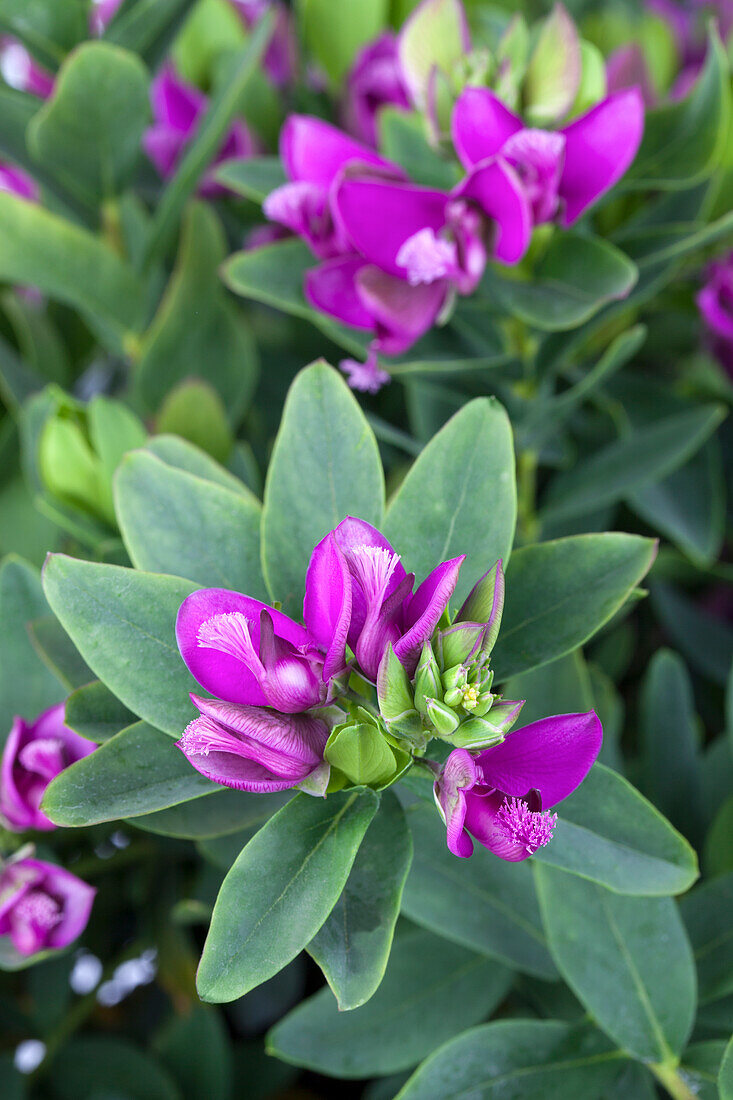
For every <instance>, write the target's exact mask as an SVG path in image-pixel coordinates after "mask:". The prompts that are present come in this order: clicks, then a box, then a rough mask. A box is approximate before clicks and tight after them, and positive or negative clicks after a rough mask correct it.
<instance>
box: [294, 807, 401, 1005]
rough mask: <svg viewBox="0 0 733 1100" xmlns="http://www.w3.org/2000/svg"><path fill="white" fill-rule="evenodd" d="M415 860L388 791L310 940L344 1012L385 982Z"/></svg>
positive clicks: (314, 954)
mask: <svg viewBox="0 0 733 1100" xmlns="http://www.w3.org/2000/svg"><path fill="white" fill-rule="evenodd" d="M411 861H412V838H411V836H410V830H409V828H408V826H407V822H406V821H405V814H404V811H403V809H402V807H401V806H400V804H399V802H398V801H397V799H396V798H395V796H394V794H393V793H392V792H391V791H386V792H385V793H384V794H383V795H382V799H381V804H380V807H379V809H378V811H377V813H376V816H375V818H374V820H373V821H372V823H371V825H370V826H369V828H368V829H367V832H366V835H365V837H364V839H363V841H362V842H361V847H360V848H359V851H358V852H357V855H356V859H355V860H354V866H353V867H352V868H351V874H350V875H349V878H348V881H347V883H346V886H345V887H344V889H343V892H342V894H341V897H340V898H339V900H338V901H337V902H336V905H335V907H334V909H333V911H332V912H331V915H330V916H329V917H328V919H327V921H326V923H325V924H324V925H323V927H322V928H321V930H320V931H319V932H318V933H317V934H316V936H315V937H314V938H313V939H312V940H311V942H310V943H309V944H308V953H309V954H310V955H312V956H313V958H314V959H315V960H316V962H317V963H318V965H319V966H320V968H321V970H322V971H323V973H324V974H325V976H326V980H327V981H328V984H329V985H330V987H331V989H332V990H333V993H334V996H335V997H336V999H337V1001H338V1006H339V1010H340V1011H341V1012H343V1011H346V1010H347V1009H353V1008H358V1007H359V1005H362V1004H364V1002H365V1001H368V1000H369V998H370V997H371V996H372V995H373V993H374V992H375V990H376V989H377V988H378V986H379V984H380V982H381V981H382V978H383V976H384V971H385V969H386V967H387V961H388V959H389V953H390V949H391V946H392V937H393V935H394V928H395V924H396V922H397V917H398V915H399V911H400V900H401V897H402V890H403V887H404V884H405V879H406V878H407V873H408V871H409V869H410V863H411Z"/></svg>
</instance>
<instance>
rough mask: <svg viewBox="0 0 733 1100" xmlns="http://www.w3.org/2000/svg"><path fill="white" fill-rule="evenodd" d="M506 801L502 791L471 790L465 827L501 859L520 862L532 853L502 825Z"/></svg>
mask: <svg viewBox="0 0 733 1100" xmlns="http://www.w3.org/2000/svg"><path fill="white" fill-rule="evenodd" d="M482 755H483V754H482ZM504 801H505V799H504V795H503V794H502V793H501V791H491V792H490V793H488V794H475V793H473V792H469V793H468V794H467V795H466V813H465V827H466V828H467V829H468V830H469V831H470V832H471V834H472V835H473V836H475V837H476V840H478V842H479V844H482V845H483V846H484V848H488V849H489V851H490V852H493V853H494V855H495V856H498V857H499V859H506V860H508V861H509V862H510V863H519V862H520V861H521V860H523V859H527V858H528V856H530V855H531V854H532V853H531V851H530V850H529V849H528V848H527V847H526V846H525V845H524V844H522V843H521V842H520V841H518V840H512V838H511V837H510V836H509V835H508V833H507V831H506V829H505V828H504V827H503V826H502V824H501V820H500V819H499V810H500V809H501V807H502V805H503V804H504Z"/></svg>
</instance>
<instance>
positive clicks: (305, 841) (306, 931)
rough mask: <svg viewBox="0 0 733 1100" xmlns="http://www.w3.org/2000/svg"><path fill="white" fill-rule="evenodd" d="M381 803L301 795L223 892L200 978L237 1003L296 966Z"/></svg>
mask: <svg viewBox="0 0 733 1100" xmlns="http://www.w3.org/2000/svg"><path fill="white" fill-rule="evenodd" d="M377 805H378V799H377V796H376V795H375V794H374V792H373V791H369V790H363V791H361V792H360V793H350V794H340V795H338V794H337V795H331V796H330V797H329V798H328V799H318V798H311V797H309V796H308V795H302V794H301V795H298V796H296V797H295V798H293V799H292V800H291V801H290V802H289V803H288V804H287V805H286V806H285V807H283V809H282V810H280V811H279V812H278V813H277V814H275V816H274V817H273V818H271V819H270V821H268V823H267V825H265V826H264V828H262V829H260V831H259V833H257V835H256V836H255V837H253V839H252V840H251V841H250V842H249V844H248V845H247V847H246V848H245V849H244V851H243V852H242V854H241V855H240V857H239V859H238V860H237V862H236V863H235V864H234V866H233V867H232V869H231V871H230V872H229V874H228V875H227V877H226V878H225V879H224V882H223V884H222V888H221V890H220V892H219V897H218V898H217V901H216V905H215V907H214V913H213V916H212V918H211V927H210V929H209V934H208V936H207V938H206V943H205V945H204V952H203V955H202V956H201V963H200V965H199V970H198V976H197V988H198V991H199V995H200V996H201V998H202V999H204V1000H208V1001H233V1000H235V999H236V998H237V997H241V996H243V995H244V994H245V993H247V992H248V990H250V989H254V988H255V986H258V985H261V983H262V982H264V981H267V979H268V978H271V977H272V976H273V974H277V972H278V971H279V970H282V968H283V967H284V966H285V965H286V964H287V963H289V962H290V960H291V959H294V958H295V956H296V955H297V954H298V953H299V952H300V951H302V949H303V948H304V947H305V945H306V944H307V943H309V942H310V941H311V940H312V939H313V936H314V935H315V933H316V932H317V931H318V929H319V928H320V927H321V926H322V924H323V923H324V921H325V920H326V918H327V917H328V915H329V913H330V912H331V910H332V909H333V907H334V905H335V904H336V902H337V900H338V898H339V896H340V894H341V891H342V890H343V888H344V886H345V884H346V880H347V879H348V877H349V872H350V870H351V866H352V864H353V862H354V858H355V856H356V853H357V851H358V849H359V845H360V843H361V840H362V838H363V836H364V833H365V832H366V830H367V829H368V827H369V823H370V821H371V820H372V818H373V817H374V814H375V811H376V809H377Z"/></svg>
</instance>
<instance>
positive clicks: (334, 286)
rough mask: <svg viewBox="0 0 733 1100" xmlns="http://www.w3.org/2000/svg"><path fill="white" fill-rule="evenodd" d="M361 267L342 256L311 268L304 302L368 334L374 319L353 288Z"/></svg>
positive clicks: (361, 265) (358, 262)
mask: <svg viewBox="0 0 733 1100" xmlns="http://www.w3.org/2000/svg"><path fill="white" fill-rule="evenodd" d="M286 186H288V185H287V184H286ZM364 266H365V264H364V261H363V260H360V259H359V258H358V257H356V256H344V257H341V258H338V259H335V260H326V262H325V263H322V264H320V265H319V266H318V267H314V268H311V270H310V271H307V272H306V275H305V296H306V298H307V299H308V301H309V302H310V304H311V305H312V306H315V308H316V309H320V310H321V311H322V312H323V313H327V314H328V315H329V316H330V317H335V318H336V320H337V321H341V323H342V324H344V325H351V326H352V328H361V329H367V330H371V329H372V328H373V327H374V319H373V317H372V315H371V313H370V312H369V310H368V309H367V307H366V306H365V305H364V303H363V302H362V300H361V297H360V295H359V292H358V289H357V284H356V276H357V275H358V273H359V272H360V271H361V269H362V268H363V267H364Z"/></svg>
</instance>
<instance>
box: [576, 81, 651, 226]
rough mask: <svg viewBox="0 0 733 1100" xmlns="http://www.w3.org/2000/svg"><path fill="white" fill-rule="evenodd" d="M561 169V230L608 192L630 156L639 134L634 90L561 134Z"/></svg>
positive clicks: (639, 105) (640, 108)
mask: <svg viewBox="0 0 733 1100" xmlns="http://www.w3.org/2000/svg"><path fill="white" fill-rule="evenodd" d="M562 132H563V133H564V134H565V168H564V170H563V174H562V178H561V180H560V197H561V199H563V200H564V203H565V209H564V211H563V214H562V219H561V220H562V224H563V225H564V226H566V227H567V226H570V225H572V224H573V222H575V221H577V220H578V218H579V217H580V215H581V214H582V213H583V212H584V211H585V210H586V209H587V207H589V206H590V205H591V203H593V202H595V201H596V199H597V198H599V196H600V195H602V194H603V193H604V192H605V191H608V190H609V188H611V187H613V185H614V184H615V183H617V182H618V180H620V179H621V177H622V176H623V175H624V173H625V172H626V170H627V168H628V167H629V165H630V164H631V162H632V161H633V159H634V157H635V156H636V153H637V150H638V148H639V145H640V143H641V138H642V134H643V132H644V103H643V101H642V97H641V93H640V92H639V90H638V89H637V88H632V89H631V90H630V91H626V92H617V93H616V94H615V95H611V96H608V98H607V99H604V100H603V101H602V102H601V103H599V104H598V105H597V106H596V107H593V109H592V110H590V111H588V112H587V114H584V115H583V116H582V117H581V118H578V119H576V120H575V122H571V123H570V125H569V126H566V127H565V129H564V130H563V131H562Z"/></svg>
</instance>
